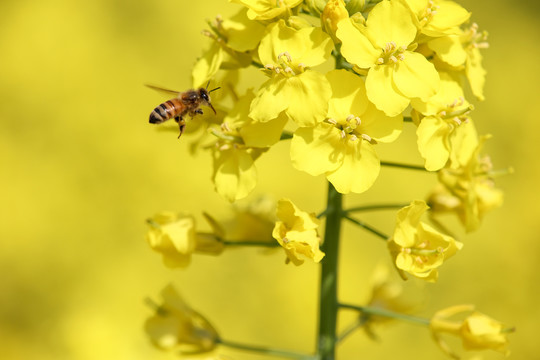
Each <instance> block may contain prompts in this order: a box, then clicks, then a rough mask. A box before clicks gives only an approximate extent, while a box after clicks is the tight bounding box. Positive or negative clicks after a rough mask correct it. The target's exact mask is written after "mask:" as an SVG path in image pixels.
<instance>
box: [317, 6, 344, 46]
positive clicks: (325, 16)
mask: <svg viewBox="0 0 540 360" xmlns="http://www.w3.org/2000/svg"><path fill="white" fill-rule="evenodd" d="M348 18H349V13H348V12H347V9H346V8H345V3H344V2H343V0H329V1H328V3H327V4H326V6H325V8H324V11H323V12H322V15H321V23H322V27H323V29H324V31H325V32H326V33H327V34H328V35H330V36H331V37H332V40H334V43H336V44H337V43H340V42H341V41H340V40H339V39H338V38H337V37H336V31H337V24H338V23H339V22H340V21H341V20H344V19H348Z"/></svg>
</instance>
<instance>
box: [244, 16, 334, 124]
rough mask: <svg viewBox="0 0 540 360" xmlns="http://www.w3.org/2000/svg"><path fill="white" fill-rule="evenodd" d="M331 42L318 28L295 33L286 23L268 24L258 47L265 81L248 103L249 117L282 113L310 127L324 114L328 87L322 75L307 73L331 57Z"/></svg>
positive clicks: (264, 118)
mask: <svg viewBox="0 0 540 360" xmlns="http://www.w3.org/2000/svg"><path fill="white" fill-rule="evenodd" d="M332 47H333V43H332V39H331V38H330V37H329V36H328V35H327V34H326V33H324V32H323V31H322V29H321V28H318V27H309V28H302V29H300V30H296V29H294V28H292V27H289V26H287V24H286V23H285V21H283V20H279V21H278V22H277V23H272V24H270V25H268V28H267V34H266V35H265V36H264V38H263V39H262V40H261V44H260V45H259V58H260V61H261V63H262V64H263V66H264V71H265V74H266V75H267V76H268V77H269V78H270V79H268V80H267V81H266V82H264V83H263V84H262V85H261V87H260V88H259V91H258V92H257V94H256V96H255V99H254V100H253V102H252V103H251V109H250V113H249V117H250V118H252V119H253V120H255V121H258V122H268V121H270V120H273V119H276V118H277V117H278V116H279V115H280V114H281V113H282V112H285V113H286V114H287V116H288V117H289V118H290V119H291V120H293V121H294V122H295V123H296V124H298V125H299V126H312V125H315V124H317V123H318V122H321V121H322V120H323V119H324V116H325V115H326V111H327V108H328V99H329V98H330V93H331V90H330V85H329V84H328V82H327V81H326V78H325V77H324V75H323V74H321V73H319V72H317V71H313V70H310V69H309V67H312V66H317V65H320V64H322V63H323V62H325V61H326V60H327V59H328V58H329V57H330V52H331V51H332Z"/></svg>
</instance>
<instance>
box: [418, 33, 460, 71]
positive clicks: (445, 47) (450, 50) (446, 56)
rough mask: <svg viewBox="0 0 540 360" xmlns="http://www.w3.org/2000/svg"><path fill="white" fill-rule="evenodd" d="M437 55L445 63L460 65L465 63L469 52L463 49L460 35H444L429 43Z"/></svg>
mask: <svg viewBox="0 0 540 360" xmlns="http://www.w3.org/2000/svg"><path fill="white" fill-rule="evenodd" d="M427 46H428V47H429V48H430V49H431V50H433V51H434V52H435V53H436V54H437V56H438V57H439V58H440V59H441V60H442V61H444V62H445V63H447V64H449V65H452V66H460V65H463V64H464V63H465V60H466V59H467V53H466V52H465V49H463V45H462V44H461V40H460V37H459V36H457V35H449V36H443V37H439V38H436V39H433V40H431V41H429V42H428V43H427Z"/></svg>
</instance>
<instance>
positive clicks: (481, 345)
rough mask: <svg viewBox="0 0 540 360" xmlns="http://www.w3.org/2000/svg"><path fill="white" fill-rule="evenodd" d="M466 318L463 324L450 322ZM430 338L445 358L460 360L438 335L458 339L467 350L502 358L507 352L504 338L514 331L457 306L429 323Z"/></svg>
mask: <svg viewBox="0 0 540 360" xmlns="http://www.w3.org/2000/svg"><path fill="white" fill-rule="evenodd" d="M467 313H468V314H469V315H468V316H467V317H465V319H464V320H461V321H459V320H451V319H450V318H452V317H454V316H456V315H458V314H467ZM429 326H430V329H431V334H432V336H433V338H434V340H435V342H436V343H437V345H439V347H440V348H441V349H442V350H443V351H444V352H445V353H447V354H448V355H450V356H451V357H453V358H455V359H459V356H457V355H456V354H455V353H454V352H453V351H452V350H451V349H450V347H449V346H448V344H447V343H446V342H445V341H444V340H443V339H442V337H441V334H451V335H454V336H457V337H459V338H460V339H461V341H462V343H463V347H464V348H465V349H466V350H488V349H491V350H495V351H498V352H501V353H503V354H505V355H508V354H509V351H508V338H507V334H508V333H510V332H512V331H513V329H511V328H505V326H504V325H503V324H502V323H500V322H498V321H496V320H494V319H492V318H490V317H488V316H487V315H484V314H482V313H480V312H478V311H475V309H474V306H473V305H457V306H452V307H449V308H446V309H443V310H440V311H438V312H437V313H435V315H433V317H432V319H431V321H430V325H429Z"/></svg>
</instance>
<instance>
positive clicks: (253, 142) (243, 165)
mask: <svg viewBox="0 0 540 360" xmlns="http://www.w3.org/2000/svg"><path fill="white" fill-rule="evenodd" d="M254 96H255V95H254V94H253V92H252V91H251V90H248V91H247V92H246V94H245V95H244V96H242V97H240V98H239V99H238V100H237V101H236V102H235V105H234V107H233V108H232V109H231V110H230V111H229V113H228V114H227V116H226V117H225V118H224V120H223V123H222V124H221V128H220V130H215V129H213V130H212V134H214V135H215V136H217V137H218V140H217V141H216V143H215V144H214V146H213V147H212V153H213V160H214V174H213V176H212V179H213V181H214V185H215V187H216V191H217V192H218V193H219V194H220V195H221V196H223V197H224V198H226V199H227V200H229V201H230V202H234V201H236V200H239V199H242V198H245V197H246V196H248V194H249V193H250V192H251V191H252V190H253V189H254V188H255V185H256V184H257V169H256V167H255V160H256V159H257V158H258V157H259V156H261V155H262V154H263V153H264V152H265V151H266V150H268V147H269V146H271V145H273V144H275V143H276V142H278V141H279V139H280V136H281V131H282V130H283V127H284V126H285V123H286V122H287V118H286V116H285V115H280V116H278V118H277V119H276V120H275V121H271V122H267V123H259V122H255V121H254V120H252V119H251V118H250V117H249V116H248V112H249V107H250V104H251V102H252V100H253V98H254Z"/></svg>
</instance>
